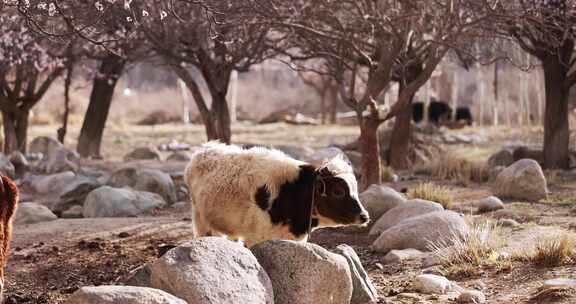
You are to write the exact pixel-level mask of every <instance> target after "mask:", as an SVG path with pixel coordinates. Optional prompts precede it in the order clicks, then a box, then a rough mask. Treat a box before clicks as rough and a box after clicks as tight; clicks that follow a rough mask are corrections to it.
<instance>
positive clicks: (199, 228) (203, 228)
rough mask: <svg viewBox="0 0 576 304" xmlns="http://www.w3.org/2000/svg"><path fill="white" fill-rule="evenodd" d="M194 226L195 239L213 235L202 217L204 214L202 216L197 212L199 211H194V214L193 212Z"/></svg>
mask: <svg viewBox="0 0 576 304" xmlns="http://www.w3.org/2000/svg"><path fill="white" fill-rule="evenodd" d="M194 226H195V227H196V235H195V237H197V238H198V237H203V236H212V234H213V232H212V229H211V227H210V225H209V224H208V222H207V221H206V219H205V217H204V214H202V212H199V210H196V212H194Z"/></svg>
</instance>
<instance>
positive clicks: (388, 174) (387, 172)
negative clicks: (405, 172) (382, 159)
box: [380, 166, 396, 183]
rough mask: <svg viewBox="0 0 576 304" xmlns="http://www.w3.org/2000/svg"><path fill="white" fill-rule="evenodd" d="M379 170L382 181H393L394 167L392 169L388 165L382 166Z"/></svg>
mask: <svg viewBox="0 0 576 304" xmlns="http://www.w3.org/2000/svg"><path fill="white" fill-rule="evenodd" d="M380 172H381V174H382V181H383V182H385V183H390V182H393V181H394V175H395V174H396V173H394V169H392V167H388V166H382V168H381V169H380Z"/></svg>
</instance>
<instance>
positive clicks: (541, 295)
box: [530, 286, 576, 303]
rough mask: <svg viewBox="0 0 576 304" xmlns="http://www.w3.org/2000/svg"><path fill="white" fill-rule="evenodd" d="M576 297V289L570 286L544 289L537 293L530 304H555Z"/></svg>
mask: <svg viewBox="0 0 576 304" xmlns="http://www.w3.org/2000/svg"><path fill="white" fill-rule="evenodd" d="M574 296H576V289H575V288H574V287H570V286H558V287H551V288H543V289H541V290H539V291H538V292H536V293H535V294H534V295H533V296H532V297H531V298H530V303H553V302H558V301H561V300H563V299H566V298H571V297H574Z"/></svg>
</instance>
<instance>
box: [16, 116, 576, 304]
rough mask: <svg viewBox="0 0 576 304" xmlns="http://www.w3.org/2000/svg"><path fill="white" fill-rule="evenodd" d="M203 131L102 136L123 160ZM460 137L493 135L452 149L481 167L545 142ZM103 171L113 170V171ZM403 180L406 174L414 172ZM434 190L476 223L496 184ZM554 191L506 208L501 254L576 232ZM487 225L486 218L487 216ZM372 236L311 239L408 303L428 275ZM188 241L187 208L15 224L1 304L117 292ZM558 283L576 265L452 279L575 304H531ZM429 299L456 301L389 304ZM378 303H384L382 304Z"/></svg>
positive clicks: (316, 136)
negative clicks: (342, 250) (350, 256)
mask: <svg viewBox="0 0 576 304" xmlns="http://www.w3.org/2000/svg"><path fill="white" fill-rule="evenodd" d="M236 131H237V133H236V134H235V138H234V139H235V141H236V142H250V143H265V144H278V143H284V144H285V143H299V144H303V145H309V146H312V147H322V146H326V145H328V144H330V143H335V142H338V143H345V142H347V141H349V140H351V139H354V137H355V136H356V135H357V134H358V132H357V129H356V128H355V127H336V128H335V127H295V126H288V125H284V124H280V125H279V124H274V125H269V126H261V127H250V126H245V125H240V126H236ZM32 132H33V134H34V135H40V134H44V135H52V134H49V132H48V129H46V127H38V128H33V130H32ZM201 132H202V129H201V128H200V127H198V126H193V127H175V126H159V127H130V128H128V127H125V128H124V127H122V128H116V127H112V128H111V129H110V130H108V131H107V136H105V138H108V139H107V141H108V142H107V143H106V145H105V149H104V150H105V151H104V153H105V155H106V157H107V158H109V159H110V160H118V159H121V157H122V155H123V154H124V153H125V152H127V151H128V150H129V149H130V148H131V147H135V146H140V145H158V144H161V143H165V142H168V141H169V140H170V139H172V138H175V139H177V140H179V141H182V142H186V143H190V144H197V143H199V142H201V141H202V140H203V134H202V133H201ZM458 132H461V133H474V132H476V133H477V132H483V133H485V134H486V135H487V136H488V140H487V141H486V143H484V144H482V145H478V146H470V145H467V146H454V147H450V149H454V150H455V151H456V152H457V153H459V154H460V155H464V156H466V157H471V158H474V159H480V160H482V159H484V160H485V159H486V157H487V156H488V155H490V153H492V152H494V151H495V150H497V148H498V147H499V146H501V145H502V144H504V143H508V142H510V141H511V140H510V139H511V138H513V139H514V142H517V141H519V140H520V141H523V142H533V141H535V140H536V139H537V137H538V136H541V135H540V134H541V133H540V131H539V130H538V129H535V130H531V129H528V130H524V133H521V134H519V133H516V132H517V131H514V132H509V133H505V132H502V130H501V129H482V130H474V129H465V130H461V131H458ZM72 133H74V131H73V132H72ZM503 134H508V136H506V135H503ZM72 136H73V135H72ZM71 146H73V143H71ZM103 163H104V162H103ZM100 166H105V167H108V166H110V167H114V163H113V162H108V163H104V164H100ZM142 166H157V167H161V166H162V164H161V163H157V164H153V163H143V164H142ZM401 174H406V175H410V172H406V173H401ZM423 180H424V178H423V177H416V178H415V179H410V180H409V181H404V182H399V183H395V184H388V185H389V186H391V187H393V188H396V189H398V190H400V189H402V188H406V187H408V188H410V187H412V186H414V185H416V184H417V183H419V182H422V181H423ZM432 181H433V182H435V183H438V184H442V185H446V186H448V187H450V188H451V190H452V193H453V194H454V196H455V201H456V203H455V206H454V209H456V210H458V211H460V212H463V213H465V214H467V215H468V216H469V217H479V216H478V215H474V214H473V209H472V208H471V207H470V206H469V205H468V204H467V202H469V201H471V200H474V199H476V198H480V197H483V196H486V195H488V194H489V193H490V184H470V185H467V186H462V185H458V184H456V183H451V182H448V181H440V180H432ZM550 191H551V194H552V197H553V198H554V200H550V201H549V202H543V203H527V202H506V209H508V210H510V211H511V212H512V213H513V214H515V217H517V220H518V221H519V222H520V223H521V225H520V226H519V227H515V228H503V236H504V239H505V243H506V244H505V250H507V251H510V252H512V251H518V250H525V249H527V248H531V247H532V246H533V245H534V244H535V243H536V241H537V240H538V239H539V238H540V237H542V236H545V235H554V234H557V233H560V232H564V231H573V230H576V218H574V215H575V214H576V207H575V206H576V205H575V203H576V182H565V181H563V180H560V179H558V180H555V181H554V183H553V184H552V185H550ZM481 217H482V218H486V219H487V218H490V217H491V214H486V215H482V216H481ZM367 231H368V229H367V228H363V229H357V228H339V229H323V230H318V231H315V232H314V233H313V235H312V238H311V241H312V242H315V243H318V244H320V245H322V246H324V247H326V248H328V249H331V248H334V247H336V246H337V245H339V244H342V243H345V244H349V245H351V246H352V247H354V249H355V250H356V251H357V253H358V254H359V256H360V258H361V260H362V263H363V264H364V266H365V268H366V270H367V271H368V273H369V275H370V277H371V278H372V280H373V282H374V284H375V285H376V287H377V289H378V292H379V295H380V296H381V297H382V298H384V297H387V298H392V297H394V296H396V295H397V294H399V293H404V294H410V293H411V292H412V290H411V288H410V282H411V280H412V278H413V277H414V275H417V274H420V273H422V266H421V265H420V262H406V263H402V264H395V265H384V263H382V261H381V260H382V258H383V255H381V254H378V253H375V252H372V251H371V249H370V244H371V243H372V241H373V240H374V238H373V237H370V236H368V233H367ZM190 238H191V220H190V216H189V214H188V211H187V210H186V209H185V208H182V209H176V208H168V209H164V210H159V211H158V212H157V213H155V214H153V215H150V216H144V217H138V218H107V219H66V220H64V219H60V220H57V221H53V222H44V223H38V224H33V225H17V226H15V227H14V241H13V244H12V249H13V251H12V257H11V259H10V261H9V264H8V267H7V270H6V273H7V275H6V289H5V303H64V302H65V300H66V298H67V297H68V296H69V295H70V294H71V293H73V292H74V291H75V290H76V289H78V288H79V287H81V286H85V285H103V284H118V283H121V282H122V281H123V280H125V279H126V277H127V276H128V275H129V273H130V272H131V271H133V270H134V269H136V268H138V267H140V266H141V265H143V264H145V263H146V262H149V261H152V260H154V259H155V258H157V257H158V256H159V255H161V254H163V253H164V252H165V251H166V250H168V249H170V248H172V246H175V245H177V244H180V243H183V242H186V241H187V240H190ZM559 277H565V278H573V279H574V278H575V277H576V261H575V262H573V263H568V264H566V265H563V266H559V267H553V268H538V267H534V266H533V265H531V264H528V263H523V262H511V263H510V264H508V265H506V267H492V268H491V267H483V268H479V269H477V271H474V272H473V273H472V274H471V275H468V276H465V277H449V278H450V279H451V280H453V281H455V282H457V283H458V284H459V285H460V286H462V287H466V288H473V287H475V286H477V285H478V284H479V283H478V282H482V283H483V285H485V286H486V288H485V289H484V290H483V292H484V293H485V295H486V296H487V299H488V303H576V297H575V296H574V295H568V296H567V297H565V298H562V299H560V300H559V301H557V302H551V301H549V300H545V301H543V300H534V299H533V296H534V294H535V293H536V292H537V289H538V287H539V286H541V284H542V282H543V281H544V280H546V279H549V278H559ZM423 300H424V301H428V302H429V303H455V301H454V300H453V299H449V298H445V297H438V296H423V295H419V296H418V298H410V297H409V296H406V297H402V300H394V301H393V302H392V303H417V302H418V301H423ZM428 302H418V303H428ZM380 303H387V302H385V301H384V300H381V301H380Z"/></svg>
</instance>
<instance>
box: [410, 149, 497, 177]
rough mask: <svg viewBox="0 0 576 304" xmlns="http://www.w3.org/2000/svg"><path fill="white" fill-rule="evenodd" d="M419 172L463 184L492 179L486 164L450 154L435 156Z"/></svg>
mask: <svg viewBox="0 0 576 304" xmlns="http://www.w3.org/2000/svg"><path fill="white" fill-rule="evenodd" d="M417 172H419V173H424V174H429V175H431V176H433V177H436V178H439V179H444V180H452V181H457V182H461V183H463V184H468V183H469V182H476V183H484V182H487V181H488V180H489V178H490V169H489V168H488V166H487V165H486V163H484V162H476V161H470V160H467V159H463V158H461V157H458V156H455V155H453V154H452V153H449V152H448V153H442V154H438V155H435V156H434V157H433V158H432V161H431V162H430V163H428V164H426V165H424V166H422V167H421V168H419V169H418V170H417Z"/></svg>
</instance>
